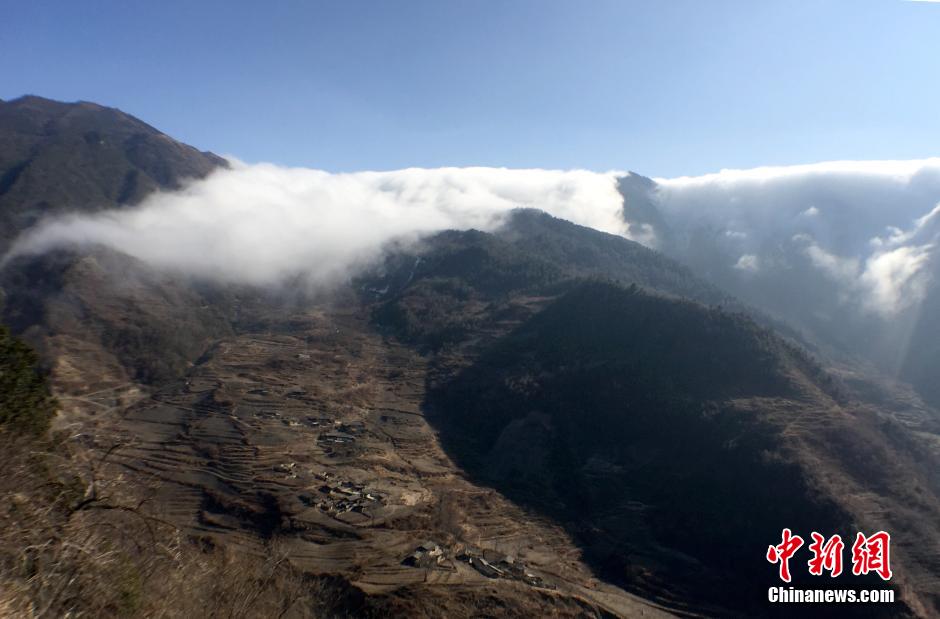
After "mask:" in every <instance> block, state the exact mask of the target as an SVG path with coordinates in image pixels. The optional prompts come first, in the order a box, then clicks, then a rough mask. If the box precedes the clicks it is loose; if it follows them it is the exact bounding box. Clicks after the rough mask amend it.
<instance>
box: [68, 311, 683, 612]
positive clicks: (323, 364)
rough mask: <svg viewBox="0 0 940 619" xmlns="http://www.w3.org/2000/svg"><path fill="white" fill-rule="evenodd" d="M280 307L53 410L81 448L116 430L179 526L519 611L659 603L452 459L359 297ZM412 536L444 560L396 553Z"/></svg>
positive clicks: (352, 575)
mask: <svg viewBox="0 0 940 619" xmlns="http://www.w3.org/2000/svg"><path fill="white" fill-rule="evenodd" d="M290 320H291V325H292V328H291V330H290V335H284V334H281V333H268V332H264V333H261V332H259V333H244V334H240V335H238V336H235V337H232V338H229V339H225V340H222V341H219V342H218V343H217V344H216V345H215V346H213V347H212V348H211V350H210V351H209V352H207V354H206V355H205V356H204V357H203V359H202V360H201V361H200V363H199V364H198V365H196V366H195V367H194V368H193V369H192V371H191V372H190V373H189V375H188V376H187V379H186V380H185V381H184V382H182V383H181V384H180V385H179V386H178V387H175V388H173V389H166V390H163V391H161V392H159V393H153V394H144V393H142V392H140V391H137V390H136V389H135V388H132V387H128V386H122V385H96V386H95V390H94V391H90V392H89V393H86V394H72V395H67V397H68V398H69V399H67V400H66V401H65V404H66V409H67V410H66V412H65V414H64V415H63V416H62V421H60V424H68V423H69V422H71V423H72V424H73V425H74V426H75V427H76V428H81V429H82V431H84V432H86V433H88V435H89V436H91V435H94V437H95V439H94V445H95V448H96V449H99V450H108V449H111V448H112V447H115V446H116V447H115V448H114V449H113V451H112V452H111V454H110V455H109V456H108V458H109V460H110V461H111V462H113V463H115V464H119V465H120V466H121V467H123V469H124V470H125V471H126V472H127V473H128V474H130V475H132V476H133V477H134V479H135V480H139V483H140V484H144V485H146V486H147V487H150V488H152V489H153V492H154V493H155V501H154V502H153V504H154V505H155V506H156V507H155V508H156V509H157V511H158V513H159V515H160V516H161V517H162V518H164V519H167V520H169V521H171V522H173V523H174V524H176V525H177V526H178V527H180V528H181V529H182V530H183V531H185V532H186V533H188V534H190V535H192V536H194V537H197V538H199V539H202V540H203V541H204V542H205V543H207V544H214V545H224V546H226V547H228V548H232V549H238V550H240V551H243V552H248V553H264V552H266V549H268V548H270V545H271V543H272V542H276V544H277V545H278V547H279V548H281V549H284V550H285V551H286V552H287V554H288V556H289V558H290V561H291V562H292V563H293V564H294V565H295V566H297V567H298V568H301V569H302V570H304V571H307V572H310V573H312V574H337V575H341V576H343V577H344V578H346V579H348V580H349V581H350V582H352V583H353V585H354V586H356V587H358V588H359V589H361V590H362V591H363V592H364V593H366V594H371V595H382V594H387V593H389V592H394V591H396V590H401V589H402V588H407V587H412V588H413V587H421V588H422V590H424V589H427V588H431V589H432V590H433V591H431V592H430V593H429V592H428V591H425V592H424V593H423V594H422V595H423V596H424V597H425V598H426V599H434V598H435V597H439V598H440V599H441V600H442V602H441V603H442V604H445V603H446V604H452V603H453V601H454V600H459V599H461V597H462V596H463V597H467V596H469V597H471V598H472V597H473V596H475V595H489V596H496V597H508V598H512V599H517V600H522V602H521V603H522V604H523V605H525V607H527V608H531V609H533V612H535V611H536V609H540V610H539V611H538V612H561V613H562V614H565V613H567V612H572V613H573V614H576V615H577V614H584V613H587V614H607V613H609V614H613V615H620V616H625V615H630V616H659V615H663V614H665V613H664V610H663V609H661V608H659V607H657V606H655V605H652V604H650V603H649V602H647V601H645V600H642V599H640V598H637V597H635V596H633V595H630V594H628V593H626V592H624V591H622V590H620V589H618V588H616V587H613V586H610V585H607V584H604V583H601V582H599V581H598V580H597V579H595V578H594V577H593V576H592V574H591V573H590V571H589V570H588V569H587V568H586V567H585V565H584V564H583V563H582V562H581V559H580V552H579V550H578V549H577V547H576V546H575V545H574V543H573V542H572V541H571V540H570V539H569V537H568V535H567V534H566V533H565V531H564V530H563V529H562V528H560V527H559V526H557V525H555V524H553V523H551V522H548V521H545V520H544V519H542V518H540V517H538V516H537V515H534V514H530V513H524V512H523V511H522V510H521V509H520V508H519V507H517V506H515V505H513V504H512V503H510V502H509V501H508V500H506V499H505V498H504V497H502V496H501V495H500V494H498V493H497V492H495V491H494V490H492V489H488V488H482V487H478V486H476V485H474V484H473V483H471V482H470V481H468V480H467V479H465V478H464V477H463V476H462V475H461V473H460V471H459V470H458V469H457V467H455V465H454V464H453V463H452V462H451V460H450V459H449V458H448V457H447V456H446V455H445V453H444V452H443V450H442V449H441V447H440V444H439V442H438V440H437V437H436V435H435V433H434V431H433V430H432V428H431V427H430V426H429V425H428V424H427V422H426V421H425V419H424V416H423V412H422V410H421V403H422V401H423V398H424V389H425V383H426V379H427V372H428V368H427V364H426V361H425V359H424V358H422V357H421V356H419V355H418V354H416V353H414V352H413V351H411V350H409V349H407V348H404V347H402V346H399V345H397V344H395V343H394V342H391V341H387V340H384V339H383V338H382V336H380V335H378V334H377V333H375V331H374V330H372V329H370V328H369V327H368V325H367V320H366V316H365V314H364V312H363V311H361V310H358V309H355V310H348V309H347V310H343V309H337V308H335V307H325V306H324V307H317V308H313V309H307V310H304V311H303V312H302V313H300V314H298V315H292V316H290ZM427 540H433V541H434V543H436V544H440V548H441V549H442V553H443V557H444V559H446V560H445V561H444V562H443V563H442V564H441V565H437V564H433V565H425V566H422V567H410V566H407V565H403V563H402V561H403V559H405V558H406V557H408V556H409V555H411V554H412V553H413V552H414V551H415V549H416V548H417V547H418V546H420V545H421V544H422V543H424V542H426V541H427ZM468 549H472V550H473V551H478V552H480V553H481V554H480V556H481V557H482V556H483V555H482V553H483V552H486V553H488V554H487V556H490V557H492V556H498V557H506V560H508V561H510V562H514V565H517V566H522V567H520V568H519V569H520V570H524V571H525V572H526V573H527V574H529V575H530V576H531V579H532V580H533V582H539V583H541V585H540V586H532V585H530V584H526V583H525V582H522V581H521V580H518V579H513V578H508V577H503V578H490V577H488V576H487V575H484V573H483V572H481V571H479V570H478V569H477V568H475V567H474V566H473V565H471V564H470V563H467V562H464V561H458V560H456V559H455V558H454V557H456V556H457V555H458V554H459V553H460V552H463V551H466V550H468ZM520 573H521V572H520ZM491 575H492V574H491ZM445 588H449V589H445ZM429 596H430V597H429ZM445 600H447V602H445ZM572 605H573V606H572ZM444 608H445V607H444V606H442V607H441V614H446V613H445V610H444ZM565 608H567V609H568V611H564V612H562V611H563V609H565ZM572 609H573V610H572ZM452 610H453V609H451V611H452ZM451 611H446V612H451Z"/></svg>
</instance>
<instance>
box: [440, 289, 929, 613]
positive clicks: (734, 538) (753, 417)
mask: <svg viewBox="0 0 940 619" xmlns="http://www.w3.org/2000/svg"><path fill="white" fill-rule="evenodd" d="M833 395H837V396H838V394H836V393H834V392H833V391H832V383H831V381H830V379H829V378H828V377H827V375H826V374H825V373H824V372H822V371H821V370H820V368H818V366H816V365H815V364H814V363H813V362H812V361H810V360H809V359H808V358H807V357H806V356H805V354H804V353H802V352H801V351H800V350H799V349H796V348H794V347H792V346H791V345H789V344H786V343H785V342H783V341H782V340H780V339H779V338H777V337H776V336H774V335H772V334H771V333H769V332H767V331H765V330H764V329H762V328H760V327H758V326H756V325H755V324H754V323H753V322H751V321H750V320H748V319H747V318H745V317H742V316H736V315H729V314H725V313H723V312H721V311H717V310H709V309H706V308H703V307H701V306H696V305H695V304H692V303H688V302H684V301H676V300H671V299H666V298H663V297H657V296H650V295H648V294H644V293H643V292H641V291H639V290H636V289H624V288H621V287H618V286H615V285H612V284H608V283H586V284H579V285H577V286H576V287H574V288H573V289H571V290H570V291H568V292H566V293H565V294H563V295H562V296H561V297H560V298H558V300H556V301H553V302H551V303H550V304H549V305H548V306H547V307H546V308H545V309H544V310H543V311H541V312H540V313H538V314H536V315H534V316H533V317H532V318H530V319H529V320H527V321H525V322H523V323H522V324H521V325H520V326H519V327H518V328H517V329H515V330H514V331H513V332H512V333H511V334H509V335H508V336H506V337H504V338H502V339H500V340H498V341H496V342H495V343H494V344H493V345H492V346H491V347H490V348H489V349H488V350H486V352H484V353H483V354H482V355H480V356H479V357H477V358H476V360H475V361H473V363H472V364H471V365H469V366H468V367H464V368H461V369H459V370H458V371H456V372H453V373H451V374H449V375H447V374H445V377H444V378H439V379H438V382H437V384H436V386H435V388H434V389H433V390H432V391H431V392H430V393H429V395H428V400H427V406H428V409H429V414H430V415H431V416H430V419H431V420H432V423H434V424H435V425H436V426H437V427H438V428H439V429H440V430H441V432H442V437H443V443H444V445H445V447H446V448H447V449H448V450H449V451H450V452H451V453H452V454H453V455H454V456H455V457H456V458H457V461H458V462H459V463H460V464H461V466H463V467H464V468H466V469H467V470H468V471H469V472H470V473H471V474H472V475H474V476H475V477H476V478H477V479H479V480H481V481H482V482H484V483H489V484H492V485H494V487H497V488H499V489H500V490H501V491H503V492H506V493H507V494H508V496H510V497H511V498H513V499H514V500H516V501H519V502H521V503H522V504H525V505H530V506H534V507H536V508H538V509H540V510H542V511H544V512H545V513H549V514H552V515H553V516H554V517H556V518H557V519H559V520H560V521H562V522H565V523H566V526H567V527H568V529H569V530H570V531H571V532H572V534H573V535H575V536H576V538H578V539H579V540H580V542H581V543H582V545H583V547H584V549H585V553H586V557H587V558H588V560H589V561H590V562H591V563H592V564H593V565H594V566H595V568H596V569H598V570H599V571H600V572H601V573H602V574H604V575H605V576H606V577H607V578H610V579H611V580H612V581H613V582H616V583H618V584H620V585H622V586H626V587H628V588H632V589H634V590H636V591H639V592H643V593H644V594H646V595H653V596H661V597H662V598H664V599H667V600H672V601H673V602H676V601H679V600H681V601H682V602H683V603H684V604H691V606H690V608H691V609H694V610H699V611H705V612H706V613H713V612H717V613H719V614H725V613H728V612H733V613H744V614H755V613H756V614H766V613H768V612H772V611H774V609H773V608H768V607H767V605H766V603H765V600H764V595H765V594H766V590H767V587H768V586H772V585H773V584H774V581H775V578H776V575H775V574H774V573H773V571H772V570H768V564H767V563H766V562H765V561H764V559H763V557H762V556H761V554H760V553H759V552H757V551H756V550H755V549H757V548H764V547H766V545H767V543H770V542H765V541H762V540H774V539H776V538H779V534H780V530H781V529H782V528H783V527H784V526H786V527H791V528H792V529H793V530H794V531H806V532H807V534H808V532H809V531H811V530H819V531H829V532H833V531H836V532H837V531H845V532H846V535H847V534H848V533H849V532H850V531H852V530H853V527H854V528H866V527H884V526H887V525H886V522H887V520H886V519H885V517H884V516H883V515H882V516H881V517H877V516H876V517H874V518H873V517H872V516H873V514H872V513H870V512H869V511H868V510H871V509H872V506H871V505H868V506H860V505H858V504H855V503H854V502H853V496H854V493H855V492H857V490H854V491H853V490H850V488H855V487H857V486H858V485H859V484H861V486H863V487H867V491H868V492H871V491H872V490H873V489H877V492H879V493H881V494H882V495H892V494H893V495H895V496H893V497H892V500H897V501H898V504H901V503H906V502H907V501H912V500H914V504H919V507H918V508H917V509H916V510H915V511H916V512H917V513H916V514H915V513H908V514H905V515H904V516H903V517H902V518H901V519H902V520H904V524H901V523H900V522H897V521H896V522H894V523H892V524H894V526H893V527H890V528H891V530H893V531H896V532H898V531H899V530H903V529H909V528H912V527H913V528H915V529H916V530H917V534H916V535H913V536H904V535H897V534H896V537H895V540H896V544H897V545H898V546H901V547H902V548H904V550H903V551H902V550H898V553H899V554H905V555H907V556H906V557H905V558H904V559H901V560H899V561H898V563H902V562H905V563H906V564H907V565H906V566H905V567H901V568H899V571H901V572H903V571H904V570H905V569H910V570H911V571H912V572H915V573H918V574H929V573H930V571H931V570H933V569H934V568H935V563H936V561H935V559H932V558H931V557H930V555H929V554H925V553H920V552H918V540H923V539H925V537H926V538H929V539H934V540H936V539H938V531H937V529H936V527H935V526H934V525H931V524H930V523H929V519H930V514H931V513H935V511H936V509H937V506H938V499H937V497H938V486H937V483H936V479H930V477H929V475H928V476H924V475H923V474H920V475H919V476H918V475H916V474H913V476H911V477H907V475H911V474H912V471H915V470H918V469H919V470H922V471H923V470H926V471H929V470H931V467H935V466H938V465H940V460H938V459H937V458H936V456H935V455H933V456H931V455H929V453H927V452H925V451H924V450H923V448H922V447H919V446H918V445H917V444H916V442H915V441H913V440H911V439H910V437H906V438H905V436H904V433H903V430H902V429H900V428H898V427H896V426H891V428H881V429H880V430H879V429H877V428H879V425H880V424H881V423H882V422H880V421H879V420H877V418H876V417H874V416H873V415H871V414H870V413H867V412H865V411H863V410H853V408H852V407H849V408H848V409H846V408H843V406H842V405H840V403H839V402H838V401H837V400H834V399H833V397H832V396H833ZM888 430H890V431H891V432H896V433H897V434H896V436H895V438H894V439H889V438H885V437H884V436H881V435H880V432H881V431H888ZM895 441H897V442H895ZM861 454H865V456H864V458H865V459H867V458H872V457H874V458H875V459H876V460H875V462H872V461H867V462H865V461H860V460H859V458H860V457H862V456H861ZM911 454H920V455H919V456H917V457H920V458H926V461H927V463H929V464H928V465H927V466H926V468H923V469H921V468H920V466H919V465H913V466H911V465H912V464H913V463H912V462H911ZM892 459H897V461H904V462H906V464H905V466H911V468H910V469H906V468H904V467H898V466H889V465H888V464H887V463H888V462H891V461H892ZM923 464H926V463H923ZM904 471H908V472H907V473H905V472H904ZM824 480H825V481H824ZM902 497H903V498H902ZM927 497H930V498H929V499H928V500H927V502H926V503H925V502H924V500H925V499H927ZM918 523H919V524H918ZM921 536H923V537H921ZM896 547H897V546H896ZM803 576H805V574H803ZM905 578H908V579H909V578H910V576H907V577H905V576H899V577H898V580H899V581H900V582H902V583H903V582H904V580H903V579H905ZM918 578H919V577H918ZM907 582H910V580H908V581H907ZM797 583H798V584H799V585H804V586H811V585H812V579H806V578H799V577H798V578H797ZM852 584H853V583H846V584H845V586H852ZM876 584H877V583H875V582H872V581H869V582H868V583H867V585H866V586H875V585H876ZM854 586H863V585H861V584H860V583H854ZM902 586H904V585H903V584H902ZM744 591H747V592H749V594H748V595H744V594H742V592H744ZM933 596H934V597H933V601H932V602H930V601H926V600H923V599H922V600H920V601H915V602H914V604H915V605H916V606H919V605H920V604H923V603H924V602H925V601H926V603H927V604H936V603H937V599H936V593H934V594H933ZM926 599H927V600H929V599H930V598H929V597H927V598H926ZM693 601H694V602H693ZM710 605H711V606H710ZM875 610H876V611H878V612H882V613H883V616H896V615H897V614H898V613H902V612H904V611H903V609H901V608H897V607H895V608H884V609H875ZM780 612H785V611H783V610H781V611H780ZM921 612H923V611H921ZM934 612H935V609H934Z"/></svg>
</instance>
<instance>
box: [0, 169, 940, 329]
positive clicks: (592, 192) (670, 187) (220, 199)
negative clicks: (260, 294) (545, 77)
mask: <svg viewBox="0 0 940 619" xmlns="http://www.w3.org/2000/svg"><path fill="white" fill-rule="evenodd" d="M230 163H231V168H230V169H223V170H218V171H216V172H214V173H213V174H211V175H210V176H209V177H207V178H206V179H204V180H200V181H194V182H192V183H189V184H188V185H186V186H185V187H184V188H182V189H181V190H179V191H174V192H160V193H156V194H153V195H151V196H150V197H149V198H147V199H146V200H145V201H144V202H143V203H142V204H140V205H138V206H136V207H134V208H124V209H119V210H108V211H103V212H99V213H95V214H91V215H87V214H86V215H72V216H66V217H60V218H56V219H51V220H46V221H43V222H41V223H40V224H39V225H38V226H36V227H35V228H33V229H32V230H29V231H28V232H26V233H25V234H24V235H23V236H22V237H21V238H20V239H18V240H17V242H16V243H15V244H14V246H13V248H12V250H11V252H10V253H9V254H8V256H7V260H9V258H10V257H15V256H18V255H23V254H36V253H41V252H44V251H47V250H49V249H52V248H57V247H74V246H90V245H96V244H97V245H105V246H108V247H111V248H113V249H115V250H118V251H121V252H124V253H127V254H130V255H132V256H135V257H137V258H139V259H142V260H144V261H146V262H148V263H150V264H152V265H155V266H157V267H163V268H168V269H174V270H178V271H182V272H185V273H189V274H192V275H196V276H202V277H212V278H217V279H222V280H224V281H233V282H239V283H248V284H271V283H277V282H278V281H281V280H283V279H284V278H287V277H293V276H295V275H297V274H298V273H304V274H305V275H306V276H307V278H308V279H309V281H311V283H313V284H320V283H330V282H335V281H338V280H341V279H342V278H344V277H348V276H349V275H350V274H352V273H354V272H355V271H356V269H358V268H360V267H361V266H362V265H364V264H368V263H370V262H371V261H374V260H375V259H377V258H378V257H379V256H381V253H382V251H383V249H384V248H385V247H387V246H388V244H389V243H391V242H393V241H400V240H402V239H404V240H409V239H417V238H420V237H422V236H424V235H427V234H431V233H433V232H436V231H440V230H444V229H468V228H476V229H480V230H493V229H495V228H497V227H498V226H499V225H501V223H502V222H503V221H504V220H505V218H506V216H507V214H508V213H509V212H510V211H511V210H512V209H514V208H518V207H534V208H538V209H542V210H544V211H546V212H548V213H550V214H552V215H554V216H556V217H560V218H563V219H567V220H570V221H573V222H575V223H578V224H582V225H585V226H590V227H592V228H596V229H598V230H602V231H605V232H609V233H611V234H618V235H622V236H625V237H627V238H633V239H634V240H637V241H639V242H642V243H644V244H647V245H649V246H651V247H654V248H657V249H660V250H662V251H664V252H665V253H667V254H670V255H673V256H674V257H677V258H679V259H680V260H685V261H686V262H687V263H689V264H690V265H691V266H692V267H693V268H694V269H695V270H697V271H699V272H700V273H702V274H704V275H707V276H712V277H713V279H716V281H718V283H719V284H721V285H725V286H727V287H729V288H730V289H731V291H732V292H735V293H739V292H740V291H741V290H742V289H743V288H742V287H743V286H745V285H748V284H750V283H753V282H755V281H758V280H761V279H762V278H763V279H764V280H766V281H770V282H773V281H774V278H778V279H780V278H784V277H786V278H790V279H791V280H792V279H793V278H806V279H814V280H815V281H817V284H818V282H826V283H827V285H829V286H830V287H831V288H832V290H833V294H834V295H836V296H837V297H838V299H839V300H840V302H842V303H844V304H847V305H851V306H853V307H854V308H856V309H858V310H859V311H864V312H869V313H872V314H876V315H881V316H885V317H887V316H891V315H894V314H896V313H897V312H899V311H902V310H904V309H905V308H907V307H909V306H910V305H912V304H916V303H917V302H918V301H919V300H920V299H921V298H922V297H923V295H924V294H925V292H924V291H925V290H926V288H927V286H928V285H929V284H930V282H931V277H932V273H933V271H934V270H935V269H933V267H932V265H933V264H934V262H935V254H936V251H935V250H936V247H937V242H938V234H940V207H938V205H940V159H925V160H914V161H865V162H853V161H845V162H827V163H819V164H811V165H800V166H787V167H767V168H757V169H751V170H724V171H721V172H719V173H716V174H709V175H705V176H697V177H681V178H672V179H666V178H659V179H655V183H654V184H652V183H651V184H650V188H649V191H648V194H649V195H648V196H647V198H648V200H649V204H650V205H651V208H653V209H655V211H656V213H655V215H656V216H655V217H654V218H653V219H652V220H650V221H652V222H653V223H642V224H640V225H637V224H636V223H635V222H633V225H631V222H628V221H625V219H624V198H623V196H622V195H621V194H620V193H619V192H618V188H617V187H618V178H620V177H622V176H624V174H623V173H617V172H606V173H597V172H590V171H585V170H569V171H562V170H541V169H505V168H482V167H471V168H440V169H418V168H411V169H405V170H396V171H388V172H356V173H343V174H339V173H329V172H325V171H321V170H313V169H305V168H285V167H279V166H275V165H271V164H250V165H249V164H244V163H241V162H239V161H236V160H231V161H230ZM631 199H633V198H632V197H629V196H628V204H627V209H626V213H627V217H630V213H631V210H630V208H629V206H630V204H629V202H630V200H631ZM781 281H782V279H781Z"/></svg>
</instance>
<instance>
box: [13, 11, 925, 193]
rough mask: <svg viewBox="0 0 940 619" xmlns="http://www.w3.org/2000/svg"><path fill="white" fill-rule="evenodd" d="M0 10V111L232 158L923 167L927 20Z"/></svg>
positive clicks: (603, 166)
mask: <svg viewBox="0 0 940 619" xmlns="http://www.w3.org/2000/svg"><path fill="white" fill-rule="evenodd" d="M266 5H268V6H266ZM0 7H3V8H2V16H3V18H2V19H0V98H3V99H10V98H13V97H16V96H19V95H22V94H25V93H31V94H39V95H43V96H47V97H52V98H56V99H63V100H77V99H84V100H91V101H96V102H99V103H103V104H106V105H112V106H115V107H119V108H121V109H123V110H125V111H127V112H129V113H131V114H134V115H136V116H138V117H140V118H142V119H143V120H145V121H147V122H149V123H151V124H153V125H155V126H156V127H158V128H159V129H161V130H163V131H165V132H167V133H169V134H170V135H172V136H174V137H176V138H178V139H181V140H183V141H186V142H188V143H191V144H193V145H195V146H197V147H199V148H202V149H208V150H213V151H215V152H218V153H223V154H232V155H235V156H237V157H239V158H241V159H243V160H246V161H251V162H254V161H272V162H276V163H281V164H287V165H302V166H312V167H318V168H323V169H327V170H333V171H339V170H343V171H350V170H361V169H394V168H401V167H406V166H429V167H436V166H446V165H456V166H465V165H491V166H509V167H546V168H574V167H583V168H589V169H594V170H607V169H632V170H636V171H638V172H641V173H644V174H647V175H651V176H675V175H684V174H700V173H705V172H711V171H715V170H718V169H721V168H728V167H753V166H758V165H782V164H791V163H806V162H813V161H822V160H833V159H906V158H920V157H927V156H936V155H938V154H940V3H931V2H907V1H903V0H838V1H837V0H788V1H769V0H767V1H765V0H761V1H754V0H738V1H724V0H645V1H628V0H619V1H612V0H590V1H584V0H580V1H570V2H567V1H565V2H563V1H560V0H539V1H534V0H474V1H468V0H465V1H457V0H453V1H443V0H427V1H425V0H397V1H391V0H374V1H372V2H360V1H357V0H333V1H329V2H315V1H297V2H290V1H281V2H276V1H272V2H270V3H262V2H241V1H238V0H227V1H224V2H213V1H198V2H195V1H187V2H175V1H161V2H150V1H148V2H137V1H128V0H124V1H121V2H91V1H89V2H82V3H77V2H68V1H65V0H63V1H61V2H43V1H41V0H33V1H31V2H12V0H2V2H0Z"/></svg>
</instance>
